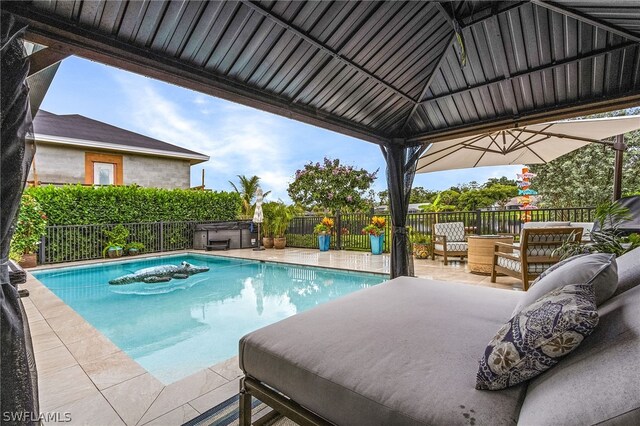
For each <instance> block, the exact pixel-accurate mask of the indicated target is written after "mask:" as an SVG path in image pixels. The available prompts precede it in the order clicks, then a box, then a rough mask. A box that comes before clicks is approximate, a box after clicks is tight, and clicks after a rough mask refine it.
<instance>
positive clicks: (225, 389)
mask: <svg viewBox="0 0 640 426" xmlns="http://www.w3.org/2000/svg"><path fill="white" fill-rule="evenodd" d="M239 389H240V381H239V380H238V379H235V380H232V381H230V382H229V383H227V384H224V385H222V386H220V387H219V388H216V389H214V390H212V391H209V392H207V393H205V394H204V395H200V396H199V397H197V398H196V399H193V400H191V401H190V402H189V405H191V406H192V407H193V408H195V409H196V410H198V412H199V413H201V414H202V413H204V412H205V411H207V410H209V409H210V408H213V407H215V406H216V405H218V404H220V403H222V402H224V401H226V400H227V399H229V398H231V397H232V396H234V395H236V394H237V393H238V391H239Z"/></svg>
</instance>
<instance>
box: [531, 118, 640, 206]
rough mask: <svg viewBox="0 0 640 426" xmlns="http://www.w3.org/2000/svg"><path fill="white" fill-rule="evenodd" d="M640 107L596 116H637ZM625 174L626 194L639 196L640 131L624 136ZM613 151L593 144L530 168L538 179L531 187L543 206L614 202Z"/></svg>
mask: <svg viewBox="0 0 640 426" xmlns="http://www.w3.org/2000/svg"><path fill="white" fill-rule="evenodd" d="M639 112H640V108H635V109H632V110H626V111H616V112H613V113H607V114H599V115H596V116H593V117H613V116H619V115H627V114H638V113H639ZM625 143H626V144H627V147H628V149H627V151H626V152H625V153H624V165H623V172H622V176H623V178H622V190H623V195H631V194H635V193H640V131H634V132H630V133H627V134H626V135H625ZM614 157H615V153H614V151H613V149H611V148H609V147H607V146H602V145H599V144H590V145H588V146H585V147H583V148H580V149H578V150H576V151H574V152H572V153H569V154H567V155H563V156H562V157H559V158H557V159H555V160H553V161H551V162H549V163H547V164H534V165H531V166H529V169H530V170H531V172H533V173H536V174H537V176H536V177H535V178H534V179H533V180H532V188H533V189H535V190H536V191H538V193H539V194H540V196H541V202H540V203H539V206H541V207H580V206H594V205H598V204H600V203H602V202H604V201H606V200H609V199H611V195H612V193H613V165H614Z"/></svg>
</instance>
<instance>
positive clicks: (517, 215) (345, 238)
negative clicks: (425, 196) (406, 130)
mask: <svg viewBox="0 0 640 426" xmlns="http://www.w3.org/2000/svg"><path fill="white" fill-rule="evenodd" d="M594 213H595V209H594V208H592V207H577V208H564V209H538V210H529V211H528V212H527V211H521V210H477V211H461V212H438V213H427V212H424V213H410V214H409V215H407V226H410V227H411V229H412V230H413V232H416V233H420V234H423V235H431V233H432V229H433V225H434V224H435V223H438V222H463V223H464V224H465V227H466V229H467V232H468V233H470V234H479V235H487V234H498V233H509V234H519V233H520V231H521V229H522V225H523V224H524V223H525V221H526V219H527V218H526V216H528V219H527V220H528V221H531V222H550V221H552V222H592V221H593V220H594ZM373 216H382V217H384V218H385V219H386V220H387V230H386V231H385V234H386V235H387V236H388V235H391V232H390V229H389V228H390V226H391V217H390V216H389V215H388V214H387V215H384V214H374V213H342V214H337V215H335V216H331V218H332V219H333V220H334V227H335V232H334V234H333V237H332V238H331V248H333V249H343V250H369V249H370V248H371V245H370V242H369V236H368V235H362V233H361V230H362V228H364V227H365V226H366V225H368V224H369V223H370V222H371V218H372V217H373ZM322 218H323V216H304V217H296V218H294V219H293V220H292V221H291V224H290V225H289V228H288V231H287V245H288V246H290V247H304V248H317V247H318V239H317V238H316V237H315V236H314V235H313V228H314V227H315V226H316V225H317V224H318V223H319V222H320V221H321V220H322ZM389 244H390V239H389V238H385V247H384V249H385V251H388V250H389V247H390V245H389Z"/></svg>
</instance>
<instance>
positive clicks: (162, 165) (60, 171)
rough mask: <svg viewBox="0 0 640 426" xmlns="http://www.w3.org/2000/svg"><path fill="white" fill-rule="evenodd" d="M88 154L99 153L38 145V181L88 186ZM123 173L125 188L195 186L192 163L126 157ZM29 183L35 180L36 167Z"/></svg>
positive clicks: (142, 156)
mask: <svg viewBox="0 0 640 426" xmlns="http://www.w3.org/2000/svg"><path fill="white" fill-rule="evenodd" d="M87 151H88V152H99V151H97V150H85V149H82V148H75V147H66V146H58V145H48V144H44V143H38V146H37V150H36V159H35V165H36V169H37V172H38V180H39V181H40V182H46V183H56V184H62V183H84V162H85V159H84V157H85V156H84V154H85V152H87ZM114 154H116V153H114ZM122 169H123V181H124V184H125V185H131V184H134V183H135V184H138V185H140V186H144V187H156V188H167V189H174V188H182V189H185V188H189V186H190V183H191V182H190V181H191V174H190V165H189V161H188V160H181V159H173V158H164V157H150V156H144V155H135V154H125V153H123V154H122ZM28 180H33V167H32V168H31V171H30V173H29V179H28Z"/></svg>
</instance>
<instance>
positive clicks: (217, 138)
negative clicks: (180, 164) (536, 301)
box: [41, 57, 520, 202]
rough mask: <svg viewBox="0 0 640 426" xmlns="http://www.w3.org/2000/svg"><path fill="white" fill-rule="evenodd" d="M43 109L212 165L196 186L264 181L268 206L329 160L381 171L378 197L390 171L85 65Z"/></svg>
mask: <svg viewBox="0 0 640 426" xmlns="http://www.w3.org/2000/svg"><path fill="white" fill-rule="evenodd" d="M41 109H44V110H46V111H49V112H52V113H54V114H80V115H84V116H86V117H89V118H92V119H94V120H99V121H102V122H105V123H108V124H111V125H114V126H117V127H121V128H123V129H126V130H130V131H133V132H136V133H140V134H143V135H147V136H150V137H152V138H155V139H159V140H161V141H164V142H168V143H171V144H174V145H178V146H181V147H184V148H187V149H190V150H193V151H196V152H199V153H202V154H205V155H208V156H210V157H211V159H210V160H209V161H207V162H206V163H201V164H197V165H195V166H192V167H191V186H197V185H200V182H201V173H202V169H203V168H204V169H205V186H206V187H207V188H209V189H214V190H223V191H229V190H232V188H231V185H230V184H229V181H233V182H237V181H238V179H237V175H246V176H253V175H257V176H259V177H260V180H261V186H262V188H263V189H264V190H265V191H269V190H270V191H272V195H271V197H270V198H271V199H272V200H273V199H282V200H283V201H285V202H290V199H289V196H288V195H287V186H288V185H289V183H290V182H291V181H292V180H293V176H294V174H295V172H296V170H298V169H301V168H302V167H303V166H304V165H305V164H306V163H308V162H310V161H311V162H314V163H315V162H317V161H322V159H323V158H324V157H325V156H326V157H330V158H339V159H340V161H341V163H343V164H346V165H352V166H355V167H359V168H365V169H367V170H368V171H370V172H373V171H375V170H376V169H378V170H379V172H378V179H376V181H375V183H374V185H373V189H374V190H375V191H376V192H379V191H382V190H384V189H386V186H387V185H386V180H385V173H386V166H385V162H384V159H383V158H382V153H381V152H380V148H379V147H378V146H377V145H375V144H372V143H369V142H365V141H362V140H358V139H354V138H352V137H349V136H344V135H341V134H339V133H335V132H331V131H329V130H324V129H321V128H318V127H314V126H311V125H309V124H304V123H300V122H297V121H294V120H291V119H288V118H284V117H280V116H277V115H274V114H271V113H267V112H263V111H259V110H256V109H253V108H250V107H246V106H243V105H240V104H235V103H233V102H229V101H225V100H223V99H219V98H215V97H212V96H208V95H205V94H202V93H198V92H194V91H192V90H189V89H185V88H182V87H179V86H174V85H171V84H168V83H164V82H161V81H158V80H154V79H151V78H148V77H144V76H141V75H138V74H133V73H130V72H127V71H123V70H120V69H117V68H113V67H109V66H106V65H102V64H99V63H96V62H92V61H88V60H85V59H82V58H77V57H70V58H68V59H65V60H64V61H63V62H62V64H61V66H60V68H59V69H58V72H57V74H56V76H55V78H54V80H53V83H52V84H51V87H50V88H49V91H48V93H47V95H46V97H45V99H44V102H43V103H42V105H41ZM519 170H520V167H519V166H504V167H483V168H476V169H467V170H452V171H447V172H436V173H428V174H417V175H416V177H415V180H414V187H415V186H422V187H425V188H427V189H431V190H444V189H448V188H449V187H451V186H454V185H457V184H461V183H467V182H470V181H477V182H479V183H483V182H485V181H486V180H487V179H489V178H491V177H500V176H507V177H509V178H515V174H516V173H517V172H519Z"/></svg>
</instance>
